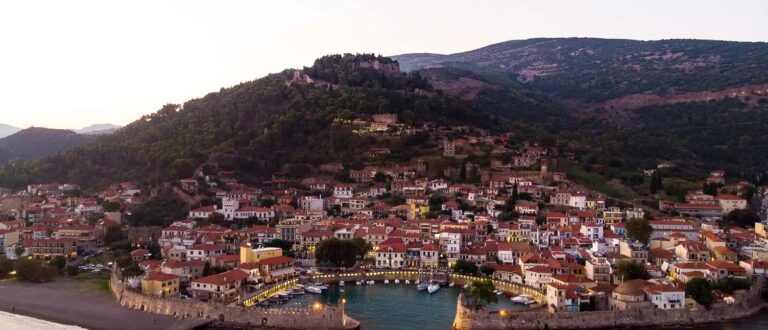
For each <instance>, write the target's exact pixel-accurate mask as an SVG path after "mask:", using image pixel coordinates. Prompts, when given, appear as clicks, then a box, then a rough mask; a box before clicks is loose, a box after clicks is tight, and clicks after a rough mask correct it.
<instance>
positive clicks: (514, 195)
mask: <svg viewBox="0 0 768 330" xmlns="http://www.w3.org/2000/svg"><path fill="white" fill-rule="evenodd" d="M510 199H512V205H513V206H514V205H515V203H517V201H518V200H519V199H520V195H519V194H518V193H517V183H515V184H514V185H513V186H512V195H511V196H510Z"/></svg>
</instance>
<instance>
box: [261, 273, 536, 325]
mask: <svg viewBox="0 0 768 330" xmlns="http://www.w3.org/2000/svg"><path fill="white" fill-rule="evenodd" d="M353 284H354V283H353ZM344 291H345V292H344V293H343V295H344V297H345V298H346V299H347V305H346V312H347V314H348V315H349V316H350V317H352V318H354V319H356V320H358V321H360V324H361V328H362V329H366V330H379V329H398V330H407V329H450V328H451V324H452V323H453V318H454V316H455V315H456V299H457V298H458V296H459V292H461V289H460V288H449V287H443V288H441V289H440V291H437V292H435V293H433V294H431V295H430V294H429V293H427V292H426V291H418V290H416V285H415V284H410V285H405V284H402V283H401V284H394V283H391V282H390V284H382V283H380V282H378V283H377V284H376V285H365V286H356V285H347V286H346V287H344ZM341 295H342V293H341V292H340V291H339V286H337V285H333V286H331V287H329V288H328V290H326V291H324V292H323V294H322V295H319V294H312V293H307V294H305V295H303V296H300V297H296V298H292V299H291V300H290V301H288V302H287V303H285V304H283V305H273V306H275V307H273V308H286V307H307V306H310V305H311V304H313V303H314V302H321V303H323V304H328V305H336V304H338V302H339V298H340V297H341ZM489 308H490V309H496V310H500V309H507V310H513V309H521V308H525V307H524V306H521V305H516V304H513V303H512V302H510V301H509V299H508V298H505V297H504V296H499V302H498V303H496V304H493V305H491V306H490V307H489Z"/></svg>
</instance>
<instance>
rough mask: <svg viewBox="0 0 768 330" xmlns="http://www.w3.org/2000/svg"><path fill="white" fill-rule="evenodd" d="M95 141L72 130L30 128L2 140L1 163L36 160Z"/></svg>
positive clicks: (0, 141) (0, 142)
mask: <svg viewBox="0 0 768 330" xmlns="http://www.w3.org/2000/svg"><path fill="white" fill-rule="evenodd" d="M93 140H94V138H93V137H91V136H87V135H81V134H77V133H75V132H73V131H70V130H63V129H51V128H43V127H30V128H27V129H23V130H20V131H18V132H16V133H14V134H12V135H9V136H6V137H5V138H2V139H0V163H7V162H9V161H18V160H30V159H36V158H40V157H42V156H46V155H50V154H55V153H57V152H60V151H64V150H67V149H70V148H72V147H76V146H80V145H83V144H85V143H88V142H91V141H93Z"/></svg>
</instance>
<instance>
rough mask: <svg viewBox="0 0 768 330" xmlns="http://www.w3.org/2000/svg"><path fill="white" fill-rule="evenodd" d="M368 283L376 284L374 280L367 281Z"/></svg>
mask: <svg viewBox="0 0 768 330" xmlns="http://www.w3.org/2000/svg"><path fill="white" fill-rule="evenodd" d="M368 284H369V285H374V284H376V282H374V281H368Z"/></svg>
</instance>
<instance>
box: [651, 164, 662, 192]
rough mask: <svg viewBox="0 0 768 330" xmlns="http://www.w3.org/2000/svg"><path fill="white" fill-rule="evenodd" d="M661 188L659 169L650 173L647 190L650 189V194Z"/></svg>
mask: <svg viewBox="0 0 768 330" xmlns="http://www.w3.org/2000/svg"><path fill="white" fill-rule="evenodd" d="M662 188H663V185H662V177H661V173H659V171H658V170H657V171H654V172H653V174H652V175H651V185H650V187H649V190H650V191H651V194H654V195H655V194H656V193H657V192H658V191H659V190H661V189H662Z"/></svg>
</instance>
